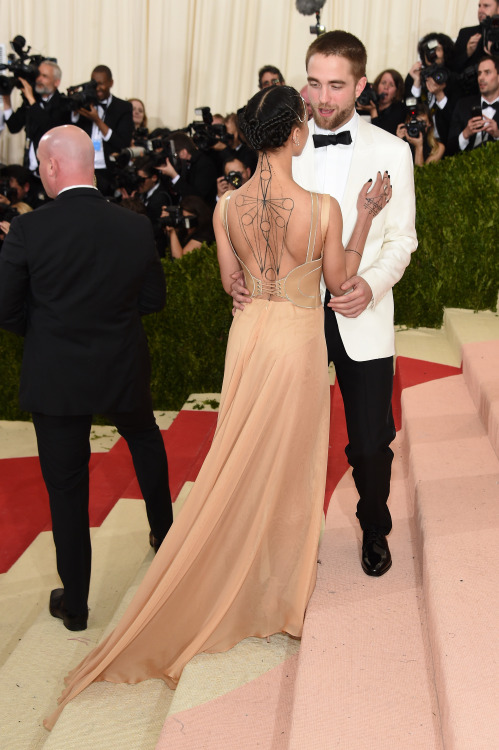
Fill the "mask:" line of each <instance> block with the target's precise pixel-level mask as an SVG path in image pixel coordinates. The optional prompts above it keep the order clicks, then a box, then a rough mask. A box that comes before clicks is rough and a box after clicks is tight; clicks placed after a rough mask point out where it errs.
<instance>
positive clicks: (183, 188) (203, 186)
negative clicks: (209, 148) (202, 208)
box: [173, 150, 217, 206]
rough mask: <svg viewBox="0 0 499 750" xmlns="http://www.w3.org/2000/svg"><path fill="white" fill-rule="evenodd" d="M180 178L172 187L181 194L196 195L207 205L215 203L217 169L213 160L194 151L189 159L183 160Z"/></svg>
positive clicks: (200, 152)
mask: <svg viewBox="0 0 499 750" xmlns="http://www.w3.org/2000/svg"><path fill="white" fill-rule="evenodd" d="M179 175H180V178H179V179H178V180H177V182H176V183H175V184H174V185H173V189H174V190H175V192H176V193H178V194H179V195H181V196H184V195H198V196H199V197H200V198H202V199H203V200H204V201H206V203H207V204H208V205H209V206H214V205H215V198H216V195H217V171H216V168H215V165H214V163H213V161H212V160H211V159H210V157H209V156H207V154H204V153H203V152H202V151H198V150H197V151H195V152H194V153H193V154H192V157H191V160H190V161H188V162H183V163H182V167H181V169H180V171H179Z"/></svg>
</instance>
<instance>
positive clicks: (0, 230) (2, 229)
mask: <svg viewBox="0 0 499 750" xmlns="http://www.w3.org/2000/svg"><path fill="white" fill-rule="evenodd" d="M9 229H10V221H0V234H1V235H3V237H6V236H7V235H8V233H9Z"/></svg>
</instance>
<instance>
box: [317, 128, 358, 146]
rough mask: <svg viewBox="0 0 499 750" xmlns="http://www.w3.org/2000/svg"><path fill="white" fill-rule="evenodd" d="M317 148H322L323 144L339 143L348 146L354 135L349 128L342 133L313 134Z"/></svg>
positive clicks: (334, 144)
mask: <svg viewBox="0 0 499 750" xmlns="http://www.w3.org/2000/svg"><path fill="white" fill-rule="evenodd" d="M312 138H313V139H314V146H315V148H321V146H336V144H338V143H343V145H345V146H348V145H350V143H351V142H352V136H351V135H350V131H349V130H344V131H343V132H342V133H338V134H337V135H335V134H334V133H331V135H313V136H312Z"/></svg>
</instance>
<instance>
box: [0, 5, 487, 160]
mask: <svg viewBox="0 0 499 750" xmlns="http://www.w3.org/2000/svg"><path fill="white" fill-rule="evenodd" d="M476 10H477V2H476V0H326V3H325V6H324V8H323V10H322V19H321V20H322V23H323V24H324V25H325V26H326V29H327V30H332V29H335V28H336V29H345V30H347V31H350V32H352V33H353V34H356V35H357V36H358V37H359V38H360V39H362V41H363V42H364V44H365V45H366V47H367V52H368V77H369V79H370V80H372V79H373V78H374V77H375V76H376V75H377V74H378V73H379V72H380V71H381V70H383V69H384V68H387V67H390V68H396V69H397V70H399V71H400V72H401V73H402V75H403V76H405V75H406V73H407V71H408V70H409V68H410V67H411V65H412V63H413V62H414V61H415V60H416V58H417V52H416V47H417V42H418V39H419V38H420V37H421V36H423V35H424V34H426V33H428V32H430V31H439V32H444V33H446V34H448V35H449V36H450V37H452V38H453V39H455V38H456V36H457V33H458V31H459V29H460V28H461V27H462V26H470V25H474V24H476V23H477V20H476ZM312 23H315V16H303V15H301V14H299V13H298V11H297V10H296V6H295V2H294V0H0V43H3V44H5V45H6V46H7V47H8V51H10V46H9V40H10V39H13V38H14V36H16V35H17V34H21V35H22V36H24V37H25V38H26V41H27V42H28V44H30V45H31V47H32V51H33V52H39V53H42V54H45V55H47V56H50V57H56V58H57V60H58V62H59V64H60V66H61V68H62V71H63V79H62V83H61V87H60V88H61V90H65V89H66V88H67V87H68V86H70V85H73V84H76V83H81V82H83V81H87V80H88V79H89V78H90V73H91V71H92V69H93V67H95V65H98V64H105V65H109V67H110V68H111V70H112V71H113V76H114V81H115V84H114V88H113V93H114V94H115V95H116V96H119V97H121V98H129V97H133V96H137V97H139V98H140V99H142V100H143V101H144V102H145V104H146V109H147V114H148V116H149V123H150V125H151V126H152V127H155V126H157V125H167V126H168V127H171V128H175V127H183V126H184V125H186V124H187V123H188V122H191V121H192V120H193V119H194V107H196V106H211V108H212V111H213V112H221V113H223V114H226V113H227V112H231V111H234V110H235V109H237V108H238V107H240V106H241V105H242V104H244V103H245V102H246V101H247V99H248V98H249V97H250V96H251V95H252V94H253V93H255V91H256V90H257V72H258V69H259V68H260V67H261V66H262V65H266V64H272V65H276V66H277V67H278V68H279V69H280V70H281V71H282V72H283V74H284V76H285V78H286V81H287V83H290V84H291V85H293V86H296V87H297V88H301V87H302V86H303V85H304V83H305V68H304V58H305V52H306V50H307V47H308V45H309V44H310V42H311V41H313V39H314V37H313V36H312V35H311V34H310V33H309V26H310V24H312ZM18 103H20V97H19V94H18V92H16V93H15V95H14V106H17V104H18ZM23 144H24V134H19V135H17V136H12V135H10V134H9V133H8V132H7V130H6V129H4V131H3V132H2V134H1V135H0V161H2V162H3V163H13V162H16V161H17V162H19V161H20V160H21V159H22V150H23Z"/></svg>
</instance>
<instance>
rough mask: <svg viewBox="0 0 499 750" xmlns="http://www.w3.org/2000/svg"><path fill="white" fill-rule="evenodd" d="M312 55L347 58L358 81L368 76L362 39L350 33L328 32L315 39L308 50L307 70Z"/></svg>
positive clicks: (306, 58)
mask: <svg viewBox="0 0 499 750" xmlns="http://www.w3.org/2000/svg"><path fill="white" fill-rule="evenodd" d="M312 55H325V56H326V57H332V56H335V57H346V59H347V60H349V61H350V64H351V66H352V73H353V75H354V78H355V79H356V80H357V81H358V80H359V79H360V78H362V77H363V76H365V74H366V65H367V52H366V48H365V47H364V45H363V44H362V42H361V41H360V39H357V37H356V36H354V35H353V34H350V33H349V32H348V31H327V32H326V33H325V34H321V35H320V36H318V37H317V39H314V41H313V42H312V44H311V45H310V47H309V48H308V50H307V55H306V57H305V68H308V62H309V60H310V58H311V57H312Z"/></svg>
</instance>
